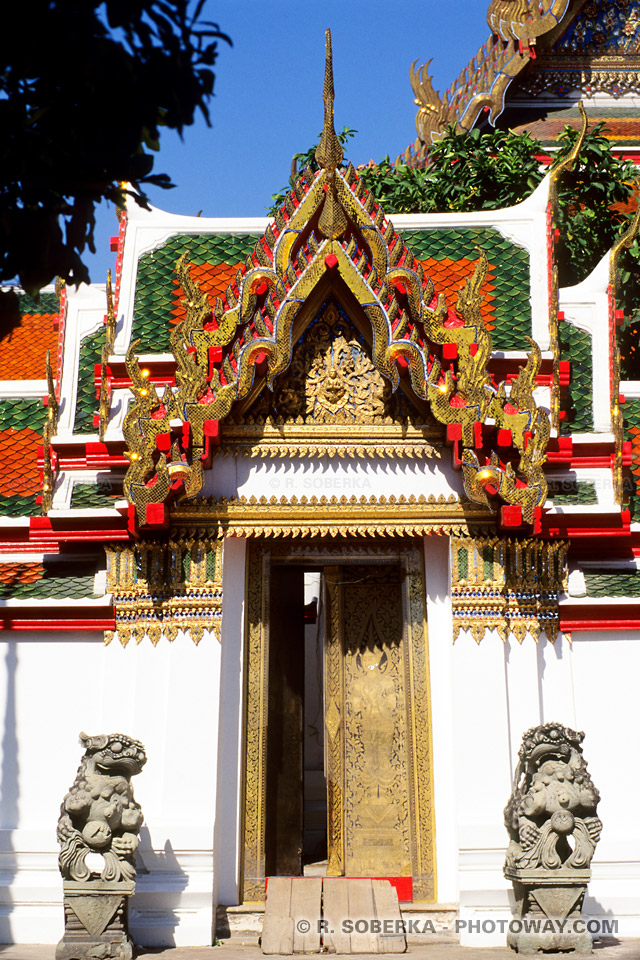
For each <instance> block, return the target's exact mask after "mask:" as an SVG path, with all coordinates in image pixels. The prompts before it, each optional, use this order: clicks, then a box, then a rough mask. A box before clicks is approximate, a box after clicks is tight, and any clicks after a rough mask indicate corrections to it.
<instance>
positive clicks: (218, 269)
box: [169, 263, 242, 324]
mask: <svg viewBox="0 0 640 960" xmlns="http://www.w3.org/2000/svg"><path fill="white" fill-rule="evenodd" d="M241 266H242V264H241V263H231V264H229V263H215V264H214V263H192V264H191V277H192V279H193V280H194V282H195V283H197V284H199V286H200V288H201V289H202V290H204V291H205V292H206V294H207V296H208V298H209V303H210V304H211V306H212V307H213V306H214V305H215V301H216V297H224V294H225V291H226V289H227V287H228V286H229V284H231V286H233V283H234V280H235V276H236V273H237V272H238V270H239V269H240V267H241ZM173 287H174V289H173V295H172V299H173V309H172V311H171V319H170V320H169V322H170V323H171V324H175V323H180V321H181V320H184V319H185V317H186V315H187V314H186V311H185V309H184V307H183V306H182V305H181V300H183V299H184V292H183V290H182V287H181V286H180V284H179V283H178V282H177V281H176V280H174V281H173Z"/></svg>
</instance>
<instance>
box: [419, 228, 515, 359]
mask: <svg viewBox="0 0 640 960" xmlns="http://www.w3.org/2000/svg"><path fill="white" fill-rule="evenodd" d="M402 238H403V240H404V242H405V243H406V244H407V246H408V247H409V248H410V249H411V252H412V253H413V254H414V256H416V257H418V259H420V260H426V259H427V258H432V259H434V260H444V259H446V258H448V259H451V260H459V259H462V258H463V257H464V258H465V259H468V260H477V258H478V250H477V248H478V247H481V248H482V249H483V250H484V252H485V253H486V255H487V259H488V261H489V263H490V264H491V265H492V270H491V276H492V280H491V282H492V284H493V286H494V287H495V289H494V290H493V291H492V293H493V297H494V300H493V304H492V306H493V313H494V315H495V327H496V328H495V330H492V331H491V336H492V338H493V345H494V348H495V349H496V350H522V349H526V348H527V344H526V341H525V339H524V338H525V337H527V336H531V301H530V299H529V294H530V290H529V286H530V285H529V274H530V262H529V253H528V251H527V250H525V249H524V247H519V246H517V244H515V243H513V241H511V240H507V238H506V237H503V236H502V234H501V233H499V231H498V230H494V229H493V228H490V227H487V228H482V229H474V228H470V227H469V228H460V229H457V230H453V229H431V230H405V231H403V232H402Z"/></svg>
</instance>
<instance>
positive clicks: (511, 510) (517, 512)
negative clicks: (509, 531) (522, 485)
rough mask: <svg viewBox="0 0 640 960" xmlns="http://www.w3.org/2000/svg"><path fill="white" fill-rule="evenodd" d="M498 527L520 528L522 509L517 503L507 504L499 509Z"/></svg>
mask: <svg viewBox="0 0 640 960" xmlns="http://www.w3.org/2000/svg"><path fill="white" fill-rule="evenodd" d="M500 525H501V526H503V527H521V526H522V507H521V506H520V505H519V504H517V503H515V504H512V503H507V504H505V505H504V506H503V507H501V509H500Z"/></svg>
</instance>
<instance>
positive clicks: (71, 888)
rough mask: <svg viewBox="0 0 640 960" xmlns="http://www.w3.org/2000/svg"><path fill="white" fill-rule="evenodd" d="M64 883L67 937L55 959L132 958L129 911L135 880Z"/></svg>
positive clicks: (118, 959) (105, 959)
mask: <svg viewBox="0 0 640 960" xmlns="http://www.w3.org/2000/svg"><path fill="white" fill-rule="evenodd" d="M63 886H64V936H63V938H62V940H61V941H60V943H59V944H58V946H57V947H56V960H132V957H133V955H134V953H133V943H132V942H131V940H130V939H129V936H128V934H127V910H128V906H129V897H130V896H131V894H132V893H133V891H134V890H135V886H136V885H135V883H134V882H133V881H126V880H120V881H114V882H110V881H105V880H88V881H86V882H84V883H82V882H79V881H76V880H68V881H66V882H65V883H64V885H63Z"/></svg>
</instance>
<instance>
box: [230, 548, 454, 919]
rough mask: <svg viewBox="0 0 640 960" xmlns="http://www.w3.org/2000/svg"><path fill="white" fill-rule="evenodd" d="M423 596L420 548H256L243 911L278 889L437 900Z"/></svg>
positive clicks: (251, 583)
mask: <svg viewBox="0 0 640 960" xmlns="http://www.w3.org/2000/svg"><path fill="white" fill-rule="evenodd" d="M424 596H425V593H424V575H423V563H422V545H421V543H417V542H414V541H411V540H407V541H399V542H398V544H397V545H395V546H391V545H388V544H375V543H374V544H371V543H359V542H357V541H354V542H350V543H349V544H348V545H345V544H337V543H335V542H334V541H329V542H321V541H319V542H316V543H311V544H304V545H303V544H293V545H292V544H289V545H286V544H282V543H277V544H268V543H266V542H263V541H254V542H252V543H251V545H250V550H249V559H248V586H247V714H246V753H245V795H244V875H243V878H242V890H243V900H244V902H245V903H250V902H256V901H263V900H264V897H265V883H266V879H267V878H274V877H287V878H294V877H318V878H320V877H335V878H338V877H346V878H384V879H389V880H390V881H391V884H392V887H393V889H394V891H395V893H394V896H395V895H396V893H397V895H398V896H399V897H400V899H401V900H403V901H409V900H422V901H434V900H435V856H434V835H433V816H432V810H433V804H432V794H433V784H432V773H431V722H430V706H429V683H428V645H427V634H426V624H425V617H424ZM270 882H271V881H270Z"/></svg>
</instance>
